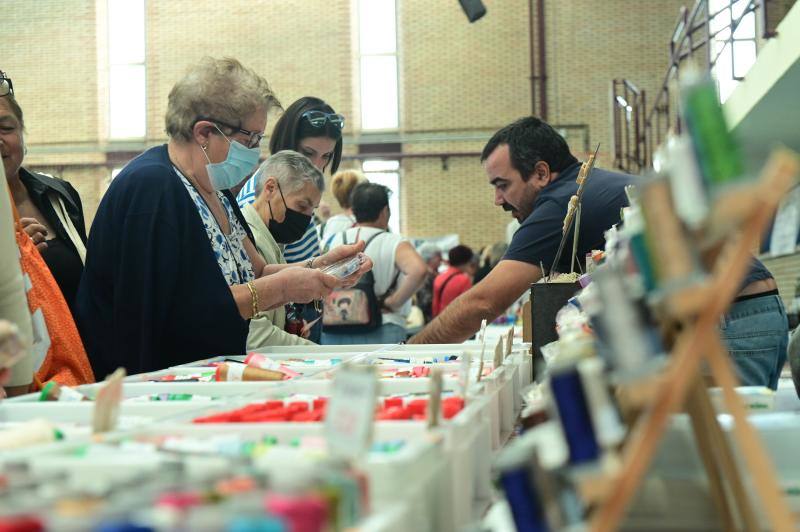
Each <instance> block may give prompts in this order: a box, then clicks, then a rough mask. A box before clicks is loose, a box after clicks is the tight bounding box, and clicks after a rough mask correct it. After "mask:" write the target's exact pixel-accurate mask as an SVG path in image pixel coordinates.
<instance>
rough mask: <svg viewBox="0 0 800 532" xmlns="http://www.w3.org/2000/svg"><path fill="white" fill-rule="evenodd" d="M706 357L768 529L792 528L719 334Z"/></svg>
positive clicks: (781, 495)
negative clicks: (750, 476) (751, 477)
mask: <svg viewBox="0 0 800 532" xmlns="http://www.w3.org/2000/svg"><path fill="white" fill-rule="evenodd" d="M707 358H708V361H709V364H710V365H711V371H712V372H713V373H714V376H715V378H716V379H717V382H718V383H719V384H720V385H721V386H722V391H723V394H724V397H725V404H726V406H727V407H728V412H730V414H731V415H732V416H733V418H734V427H733V428H734V436H735V437H736V440H737V441H738V443H739V450H740V451H741V455H742V456H743V458H744V460H745V463H746V464H747V469H748V470H749V471H750V474H751V475H752V476H753V481H754V483H755V488H756V492H757V493H758V495H759V497H760V498H761V501H762V502H763V503H764V509H765V510H766V513H767V518H768V519H769V522H770V525H771V529H772V530H778V531H784V530H785V531H790V530H794V529H795V527H794V524H793V520H792V514H791V511H790V510H789V507H788V505H787V504H786V499H785V498H784V497H783V493H782V492H781V489H780V487H779V486H778V483H777V481H776V479H777V478H778V477H777V475H776V472H775V468H774V467H773V466H772V462H771V460H770V459H769V457H768V456H767V453H766V451H765V450H764V447H763V446H762V445H761V442H760V441H759V440H758V435H757V434H756V431H755V429H754V428H753V426H752V425H750V422H749V421H748V420H747V412H746V410H745V408H744V405H743V404H742V401H741V399H739V396H738V395H737V394H736V390H735V389H734V388H735V387H736V384H737V380H736V374H735V373H734V371H733V367H732V364H731V361H730V358H729V356H728V351H727V350H726V349H725V347H724V346H723V345H722V343H721V340H720V339H719V337H718V336H715V337H714V338H713V340H712V341H711V342H710V345H709V350H708V357H707Z"/></svg>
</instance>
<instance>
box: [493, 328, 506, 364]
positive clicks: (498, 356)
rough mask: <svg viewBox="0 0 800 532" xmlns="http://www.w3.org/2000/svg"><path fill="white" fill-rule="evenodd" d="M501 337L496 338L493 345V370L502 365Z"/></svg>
mask: <svg viewBox="0 0 800 532" xmlns="http://www.w3.org/2000/svg"><path fill="white" fill-rule="evenodd" d="M503 344H504V342H503V337H502V336H501V337H500V338H498V339H497V345H495V346H494V371H497V370H498V369H499V368H500V366H502V365H503V354H504V353H505V350H504V347H505V346H504V345H503Z"/></svg>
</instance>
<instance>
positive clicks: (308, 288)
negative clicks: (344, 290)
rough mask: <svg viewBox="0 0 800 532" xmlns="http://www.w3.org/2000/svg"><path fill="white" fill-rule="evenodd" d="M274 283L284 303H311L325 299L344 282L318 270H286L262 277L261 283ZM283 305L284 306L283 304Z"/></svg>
mask: <svg viewBox="0 0 800 532" xmlns="http://www.w3.org/2000/svg"><path fill="white" fill-rule="evenodd" d="M262 279H263V281H266V282H269V283H274V284H275V285H278V286H280V288H281V290H282V291H283V297H282V299H283V303H288V302H290V301H291V302H293V303H309V302H311V301H315V300H320V299H325V298H326V297H327V296H328V294H330V293H331V292H332V291H333V289H334V288H339V287H341V286H343V283H342V281H340V280H339V279H337V278H336V277H334V276H333V275H328V274H325V273H322V272H321V271H320V270H317V269H309V268H299V267H298V268H286V269H284V270H281V271H280V272H278V273H276V274H274V275H270V276H267V277H262V278H261V279H259V281H261V280H262ZM283 303H282V304H283Z"/></svg>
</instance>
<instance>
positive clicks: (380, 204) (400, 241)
mask: <svg viewBox="0 0 800 532" xmlns="http://www.w3.org/2000/svg"><path fill="white" fill-rule="evenodd" d="M389 193H390V192H389V189H388V188H386V187H385V186H383V185H378V184H376V183H361V184H360V185H358V186H357V187H356V188H355V189H354V190H353V194H352V198H351V201H352V206H353V214H354V215H355V217H356V225H355V227H352V228H350V229H348V230H347V231H342V232H341V233H338V234H336V235H334V236H333V237H332V239H331V249H332V250H334V249H336V248H337V247H338V246H341V245H342V244H343V242H344V240H345V238H346V239H347V242H355V241H356V240H363V241H365V242H369V244H368V245H367V246H366V248H365V249H364V253H365V254H366V255H367V256H368V257H369V258H370V259H372V262H373V264H374V268H373V275H374V277H375V287H374V290H375V295H376V296H378V300H379V301H382V302H383V314H382V316H383V324H382V325H381V326H380V327H378V328H377V329H375V330H373V331H370V332H366V333H361V334H350V333H346V332H333V331H332V330H331V328H326V329H325V330H324V331H323V334H322V343H323V344H337V345H345V344H393V343H398V342H401V341H404V340H405V339H406V338H407V334H406V318H407V317H408V314H409V312H410V311H411V297H412V296H413V295H414V293H416V291H417V290H419V288H420V287H421V286H422V283H423V282H424V281H425V276H426V275H427V272H428V268H427V266H426V265H425V261H423V260H422V257H420V256H419V253H417V250H415V249H414V246H412V245H411V243H410V242H408V241H407V240H406V239H404V238H403V237H402V236H400V235H397V234H394V233H390V232H388V229H389V218H390V216H391V213H390V211H389Z"/></svg>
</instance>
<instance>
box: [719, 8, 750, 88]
mask: <svg viewBox="0 0 800 532" xmlns="http://www.w3.org/2000/svg"><path fill="white" fill-rule="evenodd" d="M748 7H750V0H709V2H708V11H709V16H710V17H711V19H710V21H709V29H710V30H711V33H714V32H717V31H719V33H717V35H715V36H714V38H713V41H712V43H713V44H712V47H711V59H712V60H713V59H714V58H716V63H715V64H714V68H713V69H712V72H713V73H714V77H715V78H716V79H717V85H718V86H719V98H720V101H722V102H724V101H725V100H727V99H728V98H729V97H730V95H731V94H732V93H733V90H734V89H735V88H736V86H737V85H738V84H739V81H741V80H742V79H744V76H745V75H746V74H747V72H748V71H749V70H750V67H752V66H753V63H755V62H756V14H755V12H753V11H750V12H749V13H747V14H745V15H744V16H742V15H743V14H744V13H745V12H746V11H747V9H748ZM740 17H741V22H739V24H738V26H736V29H735V30H734V31H731V24H732V23H733V22H735V21H737V20H739V18H740Z"/></svg>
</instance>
